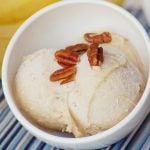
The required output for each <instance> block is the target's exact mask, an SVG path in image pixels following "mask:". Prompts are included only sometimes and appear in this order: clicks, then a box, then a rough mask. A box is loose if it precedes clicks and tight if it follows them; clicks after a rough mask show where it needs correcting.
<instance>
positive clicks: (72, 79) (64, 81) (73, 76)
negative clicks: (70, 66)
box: [60, 74, 75, 85]
mask: <svg viewBox="0 0 150 150" xmlns="http://www.w3.org/2000/svg"><path fill="white" fill-rule="evenodd" d="M74 78H75V74H72V75H70V76H68V77H67V78H66V79H64V80H62V81H61V82H60V84H61V85H62V84H66V83H68V82H72V81H74Z"/></svg>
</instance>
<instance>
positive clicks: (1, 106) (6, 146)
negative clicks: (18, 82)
mask: <svg viewBox="0 0 150 150" xmlns="http://www.w3.org/2000/svg"><path fill="white" fill-rule="evenodd" d="M127 10H128V11H129V12H131V13H132V14H133V15H134V16H135V17H136V18H137V19H138V20H139V21H140V22H141V23H142V25H143V26H144V27H145V29H146V30H147V32H148V34H149V35H150V26H148V24H147V22H146V19H145V17H144V14H143V12H142V10H141V9H138V10H135V9H132V8H127ZM0 150H59V148H55V147H52V146H50V145H48V144H46V143H44V142H42V141H40V140H38V139H37V138H36V137H34V136H33V135H31V134H30V133H29V132H28V131H27V130H26V129H25V128H24V127H22V125H21V124H20V123H19V122H18V121H17V120H16V118H15V117H14V116H13V114H12V112H11V110H10V109H9V107H8V105H7V103H6V100H5V97H4V94H3V90H2V84H1V81H0ZM100 150H150V113H149V114H148V116H147V117H146V118H145V120H144V122H143V123H142V124H140V125H138V126H137V128H136V129H135V130H134V131H133V132H132V133H130V134H129V135H128V136H127V137H125V138H124V139H122V140H120V141H118V142H117V143H115V144H113V145H111V146H109V147H106V148H103V149H100Z"/></svg>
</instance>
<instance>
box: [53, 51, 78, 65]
mask: <svg viewBox="0 0 150 150" xmlns="http://www.w3.org/2000/svg"><path fill="white" fill-rule="evenodd" d="M55 58H56V60H57V62H58V64H60V65H61V66H63V67H69V66H74V65H76V64H77V63H78V62H79V61H80V58H79V55H78V54H76V53H74V52H72V51H66V50H59V51H57V52H56V53H55Z"/></svg>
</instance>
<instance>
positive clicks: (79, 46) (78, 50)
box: [66, 43, 89, 55]
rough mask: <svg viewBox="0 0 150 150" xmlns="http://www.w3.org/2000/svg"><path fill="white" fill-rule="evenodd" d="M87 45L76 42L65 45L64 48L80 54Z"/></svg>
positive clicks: (85, 49) (84, 50)
mask: <svg viewBox="0 0 150 150" xmlns="http://www.w3.org/2000/svg"><path fill="white" fill-rule="evenodd" d="M88 47H89V45H88V44H85V43H79V44H76V45H71V46H68V47H66V50H67V51H72V52H75V53H77V54H79V55H80V54H83V53H84V52H86V51H87V49H88Z"/></svg>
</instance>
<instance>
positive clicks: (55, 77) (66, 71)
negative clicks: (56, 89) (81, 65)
mask: <svg viewBox="0 0 150 150" xmlns="http://www.w3.org/2000/svg"><path fill="white" fill-rule="evenodd" d="M76 71H77V68H76V67H75V66H72V67H66V68H63V69H59V70H57V71H55V72H53V73H52V74H51V76H50V80H51V81H59V80H63V79H65V80H66V81H65V80H64V82H62V83H61V84H63V83H65V82H67V80H68V82H69V80H70V81H71V77H70V76H73V75H75V74H76Z"/></svg>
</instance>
